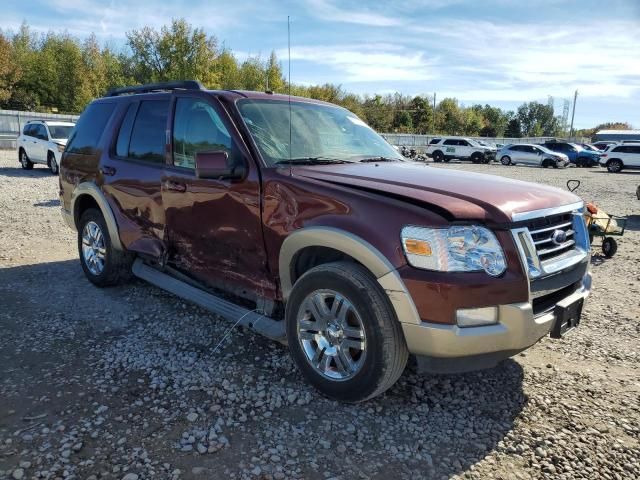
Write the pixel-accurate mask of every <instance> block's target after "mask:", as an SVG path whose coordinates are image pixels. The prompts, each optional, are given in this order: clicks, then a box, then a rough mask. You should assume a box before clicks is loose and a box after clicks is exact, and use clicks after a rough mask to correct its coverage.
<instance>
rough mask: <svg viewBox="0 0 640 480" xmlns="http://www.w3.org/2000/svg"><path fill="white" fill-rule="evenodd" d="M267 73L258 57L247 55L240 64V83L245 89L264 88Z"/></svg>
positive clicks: (261, 89) (260, 89)
mask: <svg viewBox="0 0 640 480" xmlns="http://www.w3.org/2000/svg"><path fill="white" fill-rule="evenodd" d="M266 80H267V75H266V71H265V68H264V65H263V64H262V61H261V60H260V57H249V58H247V59H246V60H245V61H244V62H242V65H241V66H240V84H241V86H242V88H243V89H245V90H257V91H264V90H266V88H265V87H266Z"/></svg>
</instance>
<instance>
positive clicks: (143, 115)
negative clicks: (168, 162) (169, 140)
mask: <svg viewBox="0 0 640 480" xmlns="http://www.w3.org/2000/svg"><path fill="white" fill-rule="evenodd" d="M168 110H169V101H168V100H160V101H151V100H149V101H144V102H140V108H139V109H138V115H136V120H135V122H134V124H133V130H132V131H131V140H130V142H129V155H128V156H129V158H135V159H138V160H148V161H152V162H164V146H165V131H166V129H167V114H168Z"/></svg>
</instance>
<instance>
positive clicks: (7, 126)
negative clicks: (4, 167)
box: [0, 110, 78, 149]
mask: <svg viewBox="0 0 640 480" xmlns="http://www.w3.org/2000/svg"><path fill="white" fill-rule="evenodd" d="M29 120H51V121H58V122H75V121H77V120H78V115H61V114H57V113H39V112H20V111H18V110H0V149H15V148H17V146H16V140H17V138H18V135H20V132H21V131H22V127H24V124H25V123H27V122H28V121H29Z"/></svg>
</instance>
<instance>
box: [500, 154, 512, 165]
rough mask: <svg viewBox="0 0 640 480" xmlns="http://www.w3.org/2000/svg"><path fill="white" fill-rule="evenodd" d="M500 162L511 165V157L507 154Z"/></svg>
mask: <svg viewBox="0 0 640 480" xmlns="http://www.w3.org/2000/svg"><path fill="white" fill-rule="evenodd" d="M500 163H502V164H503V165H504V166H507V165H511V158H510V157H509V156H508V155H505V156H504V157H502V158H501V159H500Z"/></svg>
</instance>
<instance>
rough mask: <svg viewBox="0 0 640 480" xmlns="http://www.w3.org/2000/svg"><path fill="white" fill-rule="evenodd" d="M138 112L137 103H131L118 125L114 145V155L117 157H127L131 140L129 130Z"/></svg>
mask: <svg viewBox="0 0 640 480" xmlns="http://www.w3.org/2000/svg"><path fill="white" fill-rule="evenodd" d="M137 111H138V102H133V103H132V104H131V105H129V108H127V113H126V114H125V116H124V120H122V125H120V132H119V133H118V141H117V143H116V155H117V156H118V157H126V156H127V155H129V140H131V128H132V127H133V120H134V118H136V112H137Z"/></svg>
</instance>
